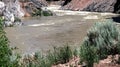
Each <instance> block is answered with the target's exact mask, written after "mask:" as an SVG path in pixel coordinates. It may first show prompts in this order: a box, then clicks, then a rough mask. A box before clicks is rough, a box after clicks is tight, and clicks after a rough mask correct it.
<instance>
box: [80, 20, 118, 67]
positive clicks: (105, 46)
mask: <svg viewBox="0 0 120 67" xmlns="http://www.w3.org/2000/svg"><path fill="white" fill-rule="evenodd" d="M119 42H120V33H119V30H118V27H117V26H116V25H115V23H112V22H110V21H107V22H99V23H96V24H95V25H94V26H93V27H92V28H91V29H90V30H89V32H88V34H87V37H86V39H85V41H84V43H83V45H81V47H80V48H81V49H80V58H81V59H82V61H85V62H86V63H87V64H88V65H91V67H92V65H93V63H94V62H97V61H98V60H99V59H104V58H106V57H107V56H108V55H111V54H112V55H114V54H119V53H120V49H119V48H120V43H119ZM89 67H90V66H89Z"/></svg>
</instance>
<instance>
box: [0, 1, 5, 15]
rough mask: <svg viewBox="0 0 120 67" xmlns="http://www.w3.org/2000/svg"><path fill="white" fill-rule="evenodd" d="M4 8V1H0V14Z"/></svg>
mask: <svg viewBox="0 0 120 67" xmlns="http://www.w3.org/2000/svg"><path fill="white" fill-rule="evenodd" d="M4 9H5V3H4V2H1V1H0V16H1V15H2V14H3V11H4Z"/></svg>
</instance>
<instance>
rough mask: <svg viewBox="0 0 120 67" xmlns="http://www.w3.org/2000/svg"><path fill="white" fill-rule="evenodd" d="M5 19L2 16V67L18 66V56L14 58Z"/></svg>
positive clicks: (0, 49)
mask: <svg viewBox="0 0 120 67" xmlns="http://www.w3.org/2000/svg"><path fill="white" fill-rule="evenodd" d="M2 22H3V20H2V19H1V18H0V67H18V65H17V64H18V61H17V57H16V58H15V57H14V59H13V55H12V51H11V49H10V48H9V41H8V39H7V37H6V36H5V34H6V33H5V32H4V30H3V23H2Z"/></svg>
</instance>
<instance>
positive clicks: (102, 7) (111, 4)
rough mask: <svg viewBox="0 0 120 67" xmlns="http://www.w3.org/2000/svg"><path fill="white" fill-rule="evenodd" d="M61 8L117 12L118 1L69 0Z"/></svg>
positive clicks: (119, 5)
mask: <svg viewBox="0 0 120 67" xmlns="http://www.w3.org/2000/svg"><path fill="white" fill-rule="evenodd" d="M66 1H68V0H66ZM61 9H67V10H77V11H94V12H119V11H120V10H119V9H120V2H119V0H71V1H70V2H68V3H67V5H65V6H63V7H62V8H61Z"/></svg>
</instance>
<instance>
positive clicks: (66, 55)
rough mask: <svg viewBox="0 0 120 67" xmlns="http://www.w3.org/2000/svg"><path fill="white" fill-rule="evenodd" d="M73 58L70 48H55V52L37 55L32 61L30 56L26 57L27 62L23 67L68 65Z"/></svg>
mask: <svg viewBox="0 0 120 67" xmlns="http://www.w3.org/2000/svg"><path fill="white" fill-rule="evenodd" d="M71 58H72V51H71V48H70V47H69V46H64V47H54V50H53V51H49V52H48V53H47V54H45V55H43V54H41V53H35V59H34V60H32V59H31V58H30V57H29V56H27V57H25V59H26V60H25V61H24V62H23V64H21V67H51V66H52V65H54V64H59V63H66V62H68V61H69V59H71Z"/></svg>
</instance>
